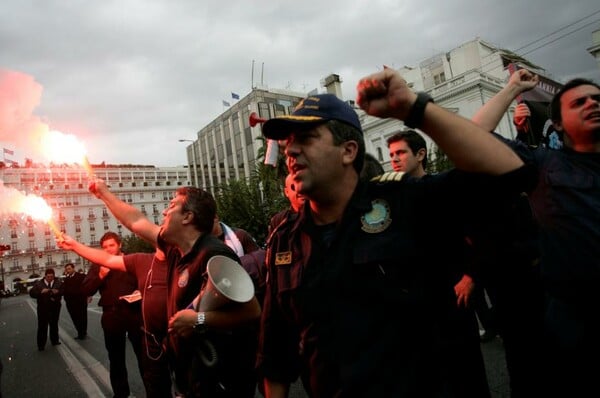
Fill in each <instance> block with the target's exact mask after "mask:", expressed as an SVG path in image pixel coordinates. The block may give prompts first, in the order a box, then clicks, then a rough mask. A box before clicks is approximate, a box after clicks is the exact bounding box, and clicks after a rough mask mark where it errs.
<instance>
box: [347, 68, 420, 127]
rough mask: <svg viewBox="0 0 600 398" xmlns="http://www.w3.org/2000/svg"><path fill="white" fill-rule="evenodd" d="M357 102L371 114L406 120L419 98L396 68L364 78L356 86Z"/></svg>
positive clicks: (386, 69)
mask: <svg viewBox="0 0 600 398" xmlns="http://www.w3.org/2000/svg"><path fill="white" fill-rule="evenodd" d="M356 91H357V96H356V103H357V104H358V105H359V106H360V107H361V108H362V109H363V110H364V111H365V112H367V113H368V114H369V115H371V116H377V117H381V118H386V117H394V118H396V119H400V120H404V119H406V117H407V116H408V114H409V113H410V109H411V107H412V106H413V104H414V103H415V101H416V100H417V95H416V94H415V93H414V92H413V91H412V90H411V89H410V87H408V85H407V83H406V80H404V79H403V78H402V76H400V74H399V73H398V72H397V71H395V70H394V69H391V68H388V67H384V69H383V71H381V72H377V73H374V74H372V75H369V76H367V77H365V78H362V79H361V80H360V81H359V82H358V85H357V86H356Z"/></svg>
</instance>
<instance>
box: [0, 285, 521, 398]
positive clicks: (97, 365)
mask: <svg viewBox="0 0 600 398" xmlns="http://www.w3.org/2000/svg"><path fill="white" fill-rule="evenodd" d="M97 302H98V297H95V298H94V300H93V302H92V304H90V306H89V307H88V339H86V340H83V341H80V340H74V339H73V337H74V336H75V335H76V332H75V329H74V328H73V324H72V322H71V319H70V317H69V314H68V313H67V310H66V307H65V305H64V303H63V306H62V310H61V316H60V322H59V327H60V332H59V336H60V340H61V342H62V344H61V345H59V346H52V345H50V343H49V342H48V344H47V346H46V349H45V350H44V351H38V350H37V344H36V337H35V335H36V323H37V321H36V313H35V301H34V300H33V299H31V298H29V296H26V295H21V296H18V297H10V298H4V299H2V300H1V302H0V360H1V361H2V365H3V368H4V370H3V372H2V375H1V377H0V391H1V392H2V397H3V398H21V397H23V398H24V397H28V398H30V397H40V398H54V397H56V398H63V397H69V398H80V397H81V398H85V397H94V398H99V397H111V396H112V394H111V388H110V382H109V378H108V356H107V353H106V349H105V348H104V338H103V333H102V329H101V327H100V315H101V309H100V308H99V307H98V306H97ZM482 348H483V353H484V357H485V360H486V368H487V372H488V380H489V384H490V388H491V390H492V398H509V397H510V394H509V393H508V384H507V374H506V367H505V363H504V352H503V349H502V343H501V341H500V339H496V340H494V341H491V342H488V343H485V344H483V345H482ZM127 362H128V364H127V367H128V369H129V383H130V388H131V392H132V396H134V397H136V398H141V397H144V396H145V394H144V387H143V384H142V381H141V378H140V375H139V372H138V371H137V365H136V359H135V355H134V354H133V351H132V350H131V347H130V346H129V345H128V353H127ZM257 397H260V395H259V394H257ZM305 397H306V394H305V393H304V391H303V389H302V387H301V386H300V385H299V383H296V384H295V385H293V386H292V389H291V391H290V398H305Z"/></svg>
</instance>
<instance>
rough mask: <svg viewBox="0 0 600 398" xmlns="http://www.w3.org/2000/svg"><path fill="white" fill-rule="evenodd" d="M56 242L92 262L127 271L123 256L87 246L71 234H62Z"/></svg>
mask: <svg viewBox="0 0 600 398" xmlns="http://www.w3.org/2000/svg"><path fill="white" fill-rule="evenodd" d="M56 244H57V245H58V247H60V248H61V249H64V250H70V251H73V252H75V253H77V254H78V255H80V256H81V257H83V258H85V259H86V260H88V261H91V262H92V263H95V264H99V265H101V266H103V267H106V268H110V269H114V270H117V271H126V269H125V262H124V261H123V256H115V255H113V254H110V253H107V252H105V251H104V250H102V249H95V248H93V247H89V246H86V245H84V244H83V243H80V242H78V241H76V240H75V239H73V238H71V237H70V236H69V235H66V234H62V236H61V237H60V238H59V239H57V240H56Z"/></svg>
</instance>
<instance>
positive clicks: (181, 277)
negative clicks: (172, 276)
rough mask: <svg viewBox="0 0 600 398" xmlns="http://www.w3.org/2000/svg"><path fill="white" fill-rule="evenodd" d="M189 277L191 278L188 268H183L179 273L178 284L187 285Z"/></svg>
mask: <svg viewBox="0 0 600 398" xmlns="http://www.w3.org/2000/svg"><path fill="white" fill-rule="evenodd" d="M188 279H190V273H189V272H188V270H187V268H186V269H184V270H183V272H182V273H181V274H179V279H178V280H177V286H179V287H186V286H187V284H188Z"/></svg>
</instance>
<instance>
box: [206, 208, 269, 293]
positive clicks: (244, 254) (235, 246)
mask: <svg viewBox="0 0 600 398" xmlns="http://www.w3.org/2000/svg"><path fill="white" fill-rule="evenodd" d="M211 233H212V234H213V235H214V236H216V237H217V238H219V239H220V240H221V241H223V242H225V244H226V245H227V246H229V248H230V249H231V250H233V251H234V252H235V254H237V255H238V257H239V258H240V263H241V264H242V267H244V269H245V270H246V272H248V274H249V275H250V277H251V278H252V282H253V283H254V292H255V294H256V297H257V299H258V301H259V303H261V304H262V298H263V296H264V289H265V277H266V275H265V274H264V269H263V268H264V262H265V251H264V249H262V248H260V246H258V244H257V243H256V240H254V238H253V237H252V235H250V234H249V233H248V232H247V231H245V230H243V229H241V228H235V227H230V226H229V225H227V224H225V223H224V222H222V221H221V220H219V216H218V215H217V216H215V223H214V225H213V229H212V232H211Z"/></svg>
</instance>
